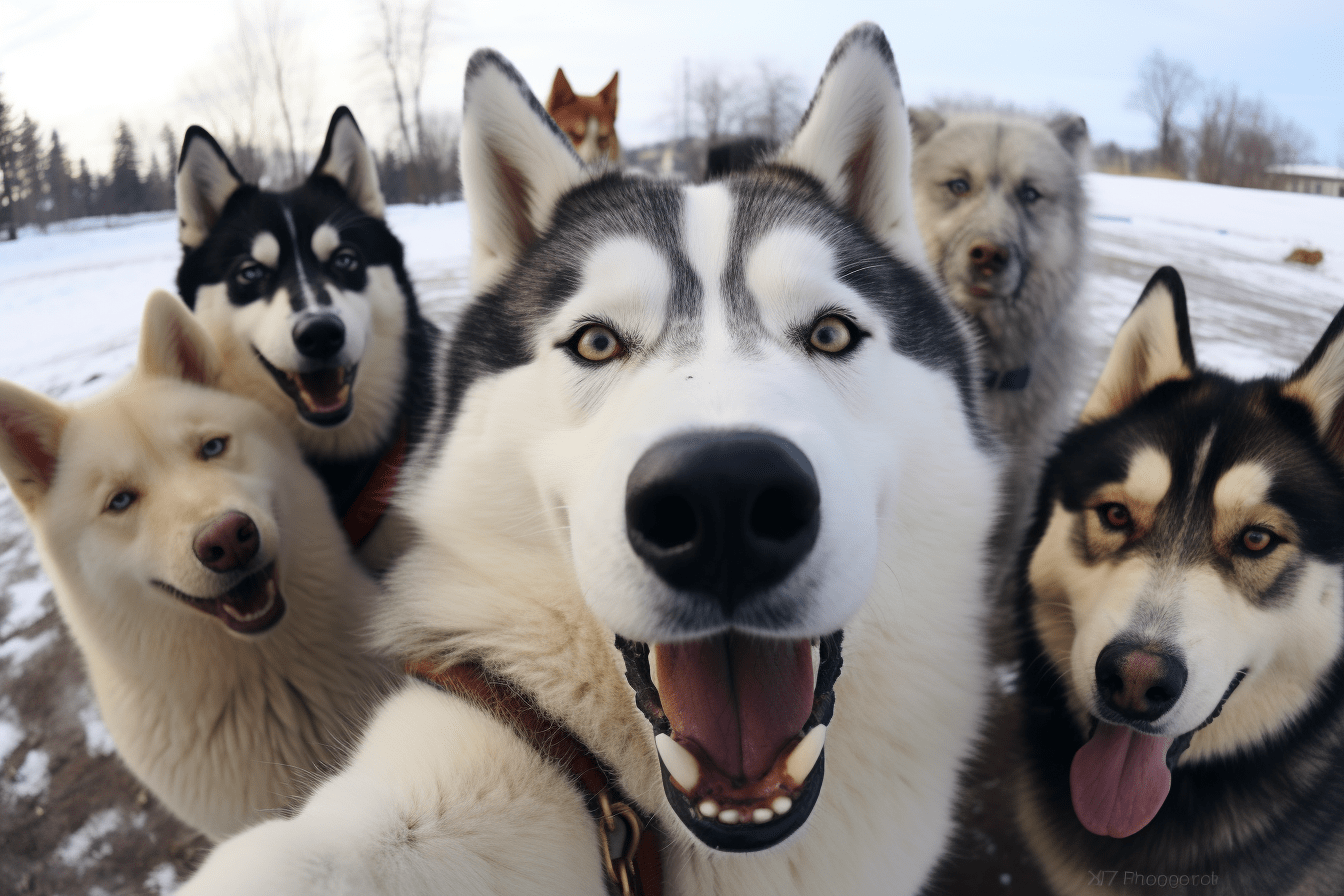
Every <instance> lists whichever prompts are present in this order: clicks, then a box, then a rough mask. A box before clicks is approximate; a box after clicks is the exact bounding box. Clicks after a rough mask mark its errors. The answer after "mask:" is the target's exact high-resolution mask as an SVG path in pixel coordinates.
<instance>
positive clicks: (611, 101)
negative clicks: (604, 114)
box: [597, 72, 621, 114]
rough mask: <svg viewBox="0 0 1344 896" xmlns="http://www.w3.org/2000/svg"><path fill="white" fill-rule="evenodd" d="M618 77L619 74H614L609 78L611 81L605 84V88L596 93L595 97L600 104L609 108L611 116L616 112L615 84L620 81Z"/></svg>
mask: <svg viewBox="0 0 1344 896" xmlns="http://www.w3.org/2000/svg"><path fill="white" fill-rule="evenodd" d="M620 77H621V73H620V72H616V73H615V74H613V75H612V76H611V80H610V81H608V82H607V86H606V87H603V88H602V89H601V90H599V91H598V92H597V95H598V97H599V98H600V99H601V100H602V102H603V103H604V104H605V105H608V106H610V107H611V111H612V114H615V112H616V89H617V84H616V82H617V81H618V80H620Z"/></svg>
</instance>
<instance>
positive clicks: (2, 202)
mask: <svg viewBox="0 0 1344 896" xmlns="http://www.w3.org/2000/svg"><path fill="white" fill-rule="evenodd" d="M14 212H15V209H14V126H13V124H12V123H11V121H10V118H9V103H8V102H7V101H6V100H5V95H4V94H3V93H0V226H3V227H4V229H5V233H6V234H7V238H8V239H11V240H14V239H18V237H19V232H18V222H17V221H15V220H14V218H15V214H14Z"/></svg>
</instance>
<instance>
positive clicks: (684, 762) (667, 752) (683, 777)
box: [653, 734, 700, 793]
mask: <svg viewBox="0 0 1344 896" xmlns="http://www.w3.org/2000/svg"><path fill="white" fill-rule="evenodd" d="M653 740H654V743H655V744H657V746H658V755H659V756H660V757H662V760H663V767H664V768H666V769H667V774H668V776H669V777H671V778H672V781H673V782H674V783H675V784H676V785H677V786H678V787H679V788H681V790H682V792H683V793H691V792H692V791H694V790H695V785H697V784H699V783H700V763H699V762H698V761H696V758H695V757H694V756H692V755H691V751H690V750H687V749H686V748H685V747H683V746H682V745H681V744H679V743H677V742H676V741H674V740H673V739H672V738H670V737H668V736H667V735H666V734H659V735H658V736H656V737H655V738H654V739H653Z"/></svg>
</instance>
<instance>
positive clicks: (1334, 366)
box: [1283, 309, 1344, 460]
mask: <svg viewBox="0 0 1344 896" xmlns="http://www.w3.org/2000/svg"><path fill="white" fill-rule="evenodd" d="M1283 394H1284V395H1285V396H1287V397H1289V398H1293V399H1296V400H1297V401H1300V402H1302V403H1303V404H1305V405H1306V406H1307V409H1308V410H1310V411H1311V417H1312V420H1313V421H1315V423H1316V434H1317V435H1318V436H1319V437H1320V439H1321V441H1322V442H1324V443H1325V445H1326V447H1327V448H1328V449H1329V450H1330V452H1331V453H1333V454H1334V455H1335V457H1336V458H1338V459H1340V460H1344V309H1340V311H1339V313H1337V314H1336V315H1335V319H1334V320H1332V321H1330V326H1328V327H1326V328H1325V335H1323V336H1322V337H1321V341H1320V342H1317V343H1316V347H1315V348H1313V349H1312V350H1311V354H1309V355H1307V360H1305V361H1303V362H1302V366H1301V367H1299V368H1298V369H1297V372H1296V373H1294V374H1293V375H1292V376H1291V377H1289V379H1288V382H1287V383H1285V384H1284V386H1283Z"/></svg>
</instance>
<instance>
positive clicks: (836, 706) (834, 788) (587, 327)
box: [182, 25, 997, 896]
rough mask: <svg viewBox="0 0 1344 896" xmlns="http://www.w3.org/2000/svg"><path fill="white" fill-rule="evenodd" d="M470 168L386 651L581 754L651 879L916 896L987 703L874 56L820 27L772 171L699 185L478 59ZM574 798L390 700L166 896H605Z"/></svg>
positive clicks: (985, 501)
mask: <svg viewBox="0 0 1344 896" xmlns="http://www.w3.org/2000/svg"><path fill="white" fill-rule="evenodd" d="M462 170H463V173H464V181H465V185H466V193H467V204H468V209H469V213H470V215H471V224H472V239H473V255H472V274H473V279H474V289H475V294H476V296H477V298H476V299H475V301H474V302H473V304H472V305H470V306H469V307H468V308H467V310H466V311H465V312H464V314H463V316H462V318H461V321H460V323H459V325H458V327H457V330H456V334H455V336H454V338H453V341H452V345H451V348H450V349H449V350H448V351H447V352H446V354H445V355H444V358H443V363H444V365H445V367H444V368H443V369H444V370H446V375H445V376H444V377H443V378H442V379H441V380H440V382H442V384H443V388H444V391H443V393H442V395H441V397H440V401H439V403H438V416H437V417H436V418H435V420H434V422H433V426H432V432H431V434H430V435H429V436H427V440H426V442H425V443H424V450H423V451H422V452H421V454H420V455H419V456H418V458H417V461H416V463H415V464H414V475H413V476H412V477H410V478H409V479H408V480H407V481H406V482H405V484H404V486H403V491H402V492H401V493H400V497H399V501H401V502H402V504H403V509H405V510H406V511H407V512H408V513H409V515H410V516H411V517H412V518H413V519H414V521H415V522H416V523H417V524H418V526H417V527H418V529H419V530H420V531H421V532H422V533H423V539H422V540H421V541H420V542H419V543H418V544H417V545H416V546H414V547H412V549H411V550H410V551H409V552H408V553H407V554H406V555H405V556H404V557H403V559H402V561H401V563H400V564H399V565H398V567H397V568H396V569H395V570H394V572H393V575H392V578H391V582H390V588H391V591H392V594H391V597H390V600H389V604H388V606H387V607H386V608H385V609H384V610H383V611H382V613H381V624H380V630H381V637H382V641H383V642H384V643H385V644H387V645H390V646H392V647H393V649H395V650H396V651H398V652H399V653H400V654H401V655H402V656H404V657H405V658H406V659H407V660H408V661H411V662H414V663H416V664H417V666H418V667H420V668H424V667H425V666H426V665H428V666H434V667H448V666H453V667H455V668H461V666H460V665H459V664H474V665H475V666H476V667H479V668H482V669H484V670H485V673H487V674H488V675H489V676H490V677H492V678H493V679H496V680H498V681H499V682H503V683H504V686H505V687H506V689H507V691H508V693H509V695H510V697H511V699H517V700H526V701H530V702H531V703H532V704H534V705H535V707H536V708H537V710H538V712H539V713H540V714H541V715H542V716H544V717H546V718H547V719H549V720H551V721H552V722H553V723H556V724H559V725H561V726H563V728H564V729H565V730H567V731H568V732H569V733H570V734H572V735H573V736H574V737H575V738H577V740H579V741H581V742H582V743H583V744H585V745H587V747H588V749H589V750H591V752H592V753H593V755H594V757H595V759H596V760H597V761H598V763H600V764H601V765H603V766H605V767H606V768H607V769H608V770H609V773H610V775H611V777H612V778H613V779H614V781H615V783H616V787H617V790H618V791H619V792H620V793H622V794H624V797H625V798H626V800H628V802H629V804H630V805H631V806H632V807H633V809H634V811H635V812H637V813H638V814H640V815H643V816H645V817H646V818H647V819H651V820H652V822H653V824H654V828H655V829H656V830H657V831H659V832H660V834H661V837H662V840H663V863H662V864H663V869H664V874H665V877H664V886H663V892H664V893H668V894H716V893H770V894H787V893H808V894H816V893H870V894H879V893H880V894H884V896H889V894H906V893H912V892H914V891H915V890H916V889H917V888H918V887H919V886H920V885H921V883H922V881H923V880H924V879H925V877H926V875H927V874H928V872H929V869H930V867H931V866H932V865H933V863H934V860H935V859H936V858H937V856H938V854H939V852H940V850H941V849H942V848H943V845H944V842H945V840H946V839H947V834H948V831H949V828H950V814H951V806H952V801H953V794H954V791H955V785H956V778H957V773H958V770H959V769H960V767H961V765H962V763H963V761H964V759H965V757H966V756H967V754H968V751H969V750H970V747H971V743H972V741H973V739H974V737H975V734H976V730H977V725H978V722H979V718H980V715H981V710H982V707H983V705H984V691H985V678H986V669H985V662H984V658H983V647H982V638H981V626H982V610H981V608H982V599H981V592H982V580H983V577H984V575H985V571H986V568H985V561H984V547H985V542H986V539H987V537H988V533H989V531H990V527H991V524H992V522H993V518H994V505H995V496H996V494H997V492H996V474H997V467H996V463H995V461H994V458H993V455H992V452H991V451H990V449H989V446H988V443H987V441H986V437H985V436H983V435H982V433H981V431H980V428H979V424H978V422H977V420H978V418H977V416H976V407H975V402H976V396H977V393H978V385H977V382H976V381H975V378H974V370H975V360H974V358H973V356H972V349H971V340H970V337H969V334H968V333H967V332H966V331H965V330H964V325H963V324H962V323H961V322H960V321H959V319H958V317H957V315H955V314H954V313H953V311H952V309H951V306H950V305H949V304H947V302H946V300H945V299H944V298H943V297H942V295H941V293H940V292H939V291H938V290H937V288H936V287H935V286H934V285H933V281H932V279H931V276H930V274H929V272H928V267H927V263H926V261H925V259H924V256H923V249H922V246H921V243H920V237H919V232H918V230H917V229H916V227H915V224H914V221H913V219H912V217H911V200H910V177H909V170H910V138H909V131H908V124H907V120H906V112H905V106H904V102H903V100H902V95H901V91H900V86H899V81H898V79H897V75H896V68H895V64H894V62H893V61H892V57H891V51H890V49H889V48H888V45H887V42H886V39H885V37H884V36H883V35H882V32H881V31H880V30H879V29H878V28H877V27H876V26H873V25H865V26H860V27H858V28H856V29H855V30H854V31H852V32H851V33H850V34H849V35H847V36H846V37H845V38H844V39H843V40H842V41H841V43H840V44H839V46H838V47H837V48H836V51H835V54H834V56H833V57H832V59H831V62H830V65H829V67H828V68H827V70H826V73H825V75H824V76H823V78H822V81H821V84H820V86H819V88H818V90H817V93H816V96H815V98H814V100H813V102H812V105H811V107H810V109H809V111H808V114H807V116H806V118H805V120H804V123H803V124H802V125H801V127H800V130H799V132H798V133H797V135H796V136H795V138H794V139H793V141H792V143H791V144H790V145H789V146H788V147H786V148H785V149H784V150H783V152H782V154H781V156H780V157H779V159H778V160H777V162H776V163H775V164H773V165H769V166H765V167H761V168H759V169H757V170H755V171H752V172H750V173H747V174H741V175H737V176H735V177H733V178H729V179H727V180H723V181H720V182H717V183H714V184H709V185H703V186H693V187H687V186H681V185H678V184H674V183H670V182H662V181H657V180H652V179H647V178H641V177H635V176H629V175H624V174H621V173H618V172H611V173H597V172H593V171H591V170H589V169H586V168H585V167H584V166H583V165H582V164H581V163H580V161H579V159H578V157H577V156H576V155H575V154H574V152H573V149H572V148H571V146H570V145H569V141H568V140H567V139H566V137H565V136H564V135H563V134H562V133H561V132H560V131H559V130H558V129H557V128H556V127H555V126H554V124H553V123H552V122H551V121H550V120H549V119H548V118H547V116H546V115H545V113H544V111H543V110H542V109H541V107H540V105H539V104H538V103H537V101H536V99H535V98H534V97H533V96H532V95H531V93H530V92H529V91H528V89H527V87H526V85H525V83H524V82H523V80H522V78H521V77H520V76H519V75H518V73H517V72H516V71H515V70H514V69H513V67H512V66H511V65H509V64H508V63H507V62H506V61H505V60H504V59H502V58H501V57H500V56H498V55H497V54H495V53H493V52H490V51H481V52H479V53H477V54H476V55H475V56H474V57H473V58H472V60H471V63H470V65H469V68H468V70H467V76H466V106H465V112H464V116H463V140H462ZM841 634H843V641H842V638H841ZM842 643H843V651H842V647H841V645H842ZM842 661H843V668H842ZM585 799H586V798H585V796H584V791H583V790H581V789H579V788H578V787H576V784H575V780H574V779H573V778H571V777H569V775H568V773H567V772H566V771H564V770H563V769H562V768H560V767H559V766H557V765H555V764H553V763H552V762H551V761H549V760H547V759H546V758H545V757H543V756H542V755H541V753H539V752H538V751H537V750H536V749H534V748H533V746H532V745H531V744H529V743H527V742H525V741H524V740H522V739H520V737H519V736H518V734H517V733H516V728H515V727H514V726H513V725H512V724H510V723H509V722H506V721H504V720H502V719H501V717H500V716H498V715H496V714H495V713H493V712H490V711H485V710H483V709H482V708H481V707H480V706H479V705H477V704H476V703H474V702H468V701H466V700H464V699H462V698H460V697H457V696H450V695H449V694H448V693H445V692H444V691H441V690H439V689H437V688H435V687H433V686H431V685H429V684H426V683H423V682H421V681H411V682H408V683H407V684H406V686H405V687H404V688H403V689H402V691H401V692H400V693H399V694H398V695H396V696H394V697H393V698H391V699H390V700H389V701H388V702H387V703H386V704H385V705H384V707H383V708H382V710H381V712H380V714H379V715H378V717H377V718H376V720H375V722H374V723H373V725H372V727H371V728H370V729H369V730H368V733H367V735H366V737H365V738H364V741H363V743H362V745H361V747H360V749H359V751H358V753H357V755H356V756H355V758H354V759H353V760H352V762H351V764H350V765H349V766H348V767H347V769H346V770H345V771H344V772H342V773H341V774H340V775H339V776H337V777H335V778H333V779H331V780H330V781H329V782H328V783H327V784H326V785H325V786H323V787H322V788H320V789H319V790H318V791H317V792H316V793H315V795H314V796H313V798H312V800H311V801H310V802H309V804H308V805H307V807H306V808H305V810H304V811H303V812H302V813H301V814H299V815H298V816H296V817H295V818H293V819H290V820H285V821H279V822H274V823H267V824H264V825H262V826H260V827H258V828H256V829H254V830H253V831H251V832H248V833H246V834H244V835H242V836H240V837H238V838H236V839H235V840H233V841H230V842H228V843H226V844H224V845H222V846H221V847H220V848H219V849H218V850H217V851H216V852H215V853H214V855H213V856H212V857H211V858H210V860H209V861H208V862H207V863H206V865H205V866H204V867H203V868H202V870H201V872H200V873H199V875H198V876H197V877H196V878H195V879H194V880H193V881H191V882H190V883H189V884H188V885H187V886H186V888H185V889H184V890H183V891H182V893H183V894H184V896H185V894H201V893H242V892H266V893H322V894H327V893H332V892H386V893H426V894H428V893H441V892H445V891H451V892H454V893H500V894H504V893H508V894H524V893H537V894H541V893H545V894H556V893H566V894H568V893H584V894H593V893H600V892H603V891H604V887H605V886H606V874H605V871H604V863H603V858H602V854H603V848H602V845H601V844H602V843H603V842H605V840H604V839H602V838H599V833H598V831H599V828H598V826H597V824H596V823H595V822H594V820H593V817H592V816H591V815H590V813H589V809H586V808H585Z"/></svg>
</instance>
